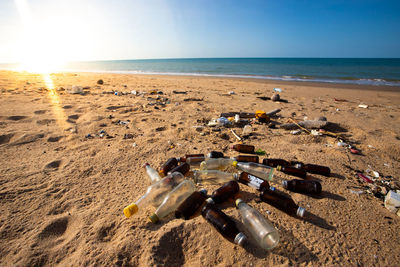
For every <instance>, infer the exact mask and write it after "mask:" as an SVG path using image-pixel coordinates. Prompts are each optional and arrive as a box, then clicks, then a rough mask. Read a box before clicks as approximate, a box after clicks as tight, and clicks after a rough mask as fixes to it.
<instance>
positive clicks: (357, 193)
mask: <svg viewBox="0 0 400 267" xmlns="http://www.w3.org/2000/svg"><path fill="white" fill-rule="evenodd" d="M350 193H352V194H356V195H358V196H360V195H361V194H364V191H361V190H360V191H356V190H352V189H350Z"/></svg>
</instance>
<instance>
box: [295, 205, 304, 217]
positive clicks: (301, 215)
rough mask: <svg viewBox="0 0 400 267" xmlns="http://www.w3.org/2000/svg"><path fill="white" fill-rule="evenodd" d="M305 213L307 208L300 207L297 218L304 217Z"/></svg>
mask: <svg viewBox="0 0 400 267" xmlns="http://www.w3.org/2000/svg"><path fill="white" fill-rule="evenodd" d="M305 211H306V209H305V208H302V207H299V208H298V209H297V212H296V214H297V216H299V217H303V216H304V212H305Z"/></svg>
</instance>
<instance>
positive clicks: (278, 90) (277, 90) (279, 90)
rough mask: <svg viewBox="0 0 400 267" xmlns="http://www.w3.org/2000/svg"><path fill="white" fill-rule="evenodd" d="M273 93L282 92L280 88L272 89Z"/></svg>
mask: <svg viewBox="0 0 400 267" xmlns="http://www.w3.org/2000/svg"><path fill="white" fill-rule="evenodd" d="M274 91H275V92H278V93H281V92H282V89H281V88H274Z"/></svg>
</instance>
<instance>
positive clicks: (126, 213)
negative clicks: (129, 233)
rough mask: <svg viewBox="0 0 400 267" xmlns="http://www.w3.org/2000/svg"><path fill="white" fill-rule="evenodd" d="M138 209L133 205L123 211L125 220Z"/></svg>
mask: <svg viewBox="0 0 400 267" xmlns="http://www.w3.org/2000/svg"><path fill="white" fill-rule="evenodd" d="M138 210H139V208H138V206H137V205H136V204H135V203H132V204H130V205H129V206H127V207H126V208H125V209H124V214H125V216H126V217H127V218H129V217H131V216H132V215H133V214H135V213H136V212H138Z"/></svg>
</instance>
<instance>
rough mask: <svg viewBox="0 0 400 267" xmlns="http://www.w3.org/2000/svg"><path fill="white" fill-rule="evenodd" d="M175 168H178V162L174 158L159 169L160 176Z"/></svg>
mask: <svg viewBox="0 0 400 267" xmlns="http://www.w3.org/2000/svg"><path fill="white" fill-rule="evenodd" d="M176 166H178V160H177V159H176V158H170V159H168V160H167V161H166V162H165V163H164V164H163V165H162V167H161V170H160V176H162V177H164V176H165V175H167V174H168V172H169V171H171V170H172V169H173V168H175V167H176Z"/></svg>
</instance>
